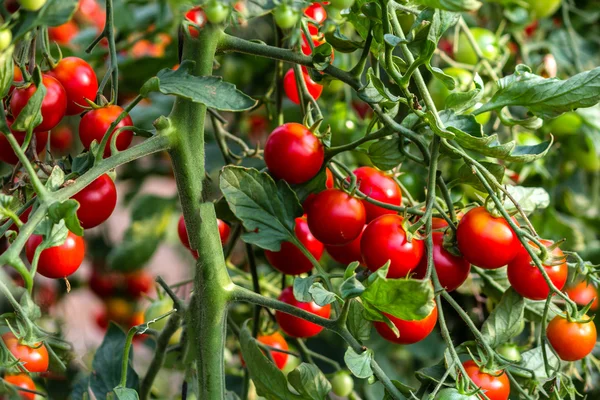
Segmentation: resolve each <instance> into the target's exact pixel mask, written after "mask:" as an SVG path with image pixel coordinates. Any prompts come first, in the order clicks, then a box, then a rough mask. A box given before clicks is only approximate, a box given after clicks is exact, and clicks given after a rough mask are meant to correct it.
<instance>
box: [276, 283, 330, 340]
mask: <svg viewBox="0 0 600 400" xmlns="http://www.w3.org/2000/svg"><path fill="white" fill-rule="evenodd" d="M279 301H282V302H284V303H287V304H289V305H292V306H294V307H298V308H301V309H303V310H304V311H308V312H310V313H313V314H315V315H318V316H320V317H323V318H329V316H330V315H331V306H330V305H329V304H327V305H326V306H324V307H321V306H319V305H318V304H316V303H315V302H313V301H311V302H310V303H305V302H302V301H298V300H296V298H295V297H294V290H293V289H292V288H291V287H287V288H285V289H283V291H282V292H281V295H280V296H279ZM275 318H276V319H277V323H278V324H279V327H280V328H281V330H282V331H284V332H285V333H286V334H287V335H288V336H291V337H297V338H308V337H313V336H315V335H318V334H319V332H321V331H322V330H323V327H321V326H319V325H317V324H313V323H312V322H308V321H305V320H303V319H302V318H298V317H295V316H293V315H290V314H286V313H284V312H282V311H276V312H275Z"/></svg>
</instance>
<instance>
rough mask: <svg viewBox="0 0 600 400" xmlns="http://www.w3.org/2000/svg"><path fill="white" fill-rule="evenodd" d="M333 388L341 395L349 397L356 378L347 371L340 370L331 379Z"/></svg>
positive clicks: (336, 393)
mask: <svg viewBox="0 0 600 400" xmlns="http://www.w3.org/2000/svg"><path fill="white" fill-rule="evenodd" d="M331 390H333V393H335V395H336V396H339V397H347V396H349V395H350V393H352V391H353V390H354V379H352V375H350V374H349V373H348V372H347V371H339V372H337V373H336V374H335V376H334V377H333V379H332V380H331Z"/></svg>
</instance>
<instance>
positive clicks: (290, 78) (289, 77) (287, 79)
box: [283, 68, 323, 104]
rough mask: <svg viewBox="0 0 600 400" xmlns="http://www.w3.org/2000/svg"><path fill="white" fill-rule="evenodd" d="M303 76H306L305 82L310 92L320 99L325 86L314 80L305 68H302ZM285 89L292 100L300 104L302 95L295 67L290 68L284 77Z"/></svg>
mask: <svg viewBox="0 0 600 400" xmlns="http://www.w3.org/2000/svg"><path fill="white" fill-rule="evenodd" d="M302 77H303V78H304V83H306V88H307V89H308V93H310V95H311V96H312V97H313V99H315V100H318V99H319V97H321V93H323V86H321V85H319V84H318V83H316V82H315V81H313V80H312V78H311V77H310V75H309V74H308V72H306V71H305V70H304V69H303V70H302ZM283 90H284V91H285V94H286V95H287V97H288V98H289V99H290V100H291V101H292V102H294V103H296V104H300V95H299V94H298V87H297V86H296V74H295V73H294V69H293V68H290V69H289V70H288V72H286V73H285V76H284V77H283Z"/></svg>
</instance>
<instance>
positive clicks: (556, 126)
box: [547, 111, 583, 136]
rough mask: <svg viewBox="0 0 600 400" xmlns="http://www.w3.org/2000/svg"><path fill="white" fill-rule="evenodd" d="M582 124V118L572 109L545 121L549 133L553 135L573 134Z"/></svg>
mask: <svg viewBox="0 0 600 400" xmlns="http://www.w3.org/2000/svg"><path fill="white" fill-rule="evenodd" d="M582 124H583V120H582V119H581V117H580V116H579V114H577V113H576V112H574V111H571V112H566V113H564V114H562V115H561V116H559V117H557V118H554V119H553V120H550V121H549V122H548V123H547V125H548V128H549V129H550V133H551V134H553V135H554V136H569V135H575V134H576V133H577V132H578V131H579V128H581V125H582Z"/></svg>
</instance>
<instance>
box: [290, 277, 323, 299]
mask: <svg viewBox="0 0 600 400" xmlns="http://www.w3.org/2000/svg"><path fill="white" fill-rule="evenodd" d="M317 278H318V276H316V275H310V276H307V277H306V278H302V277H300V276H297V277H296V278H295V279H294V297H295V298H296V299H298V301H303V302H305V303H308V302H311V301H312V295H311V294H310V291H309V290H310V287H311V286H312V284H313V283H314V282H315V280H316V279H317Z"/></svg>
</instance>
